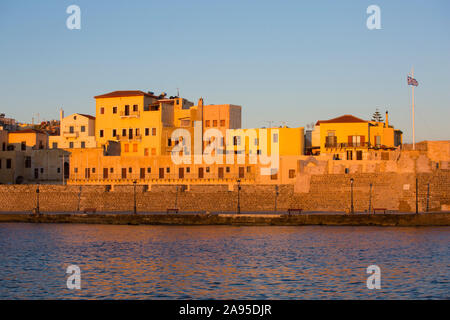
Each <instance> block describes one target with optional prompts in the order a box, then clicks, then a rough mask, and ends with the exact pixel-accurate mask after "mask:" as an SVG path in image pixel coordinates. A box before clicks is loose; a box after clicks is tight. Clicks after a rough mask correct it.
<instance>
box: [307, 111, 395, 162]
mask: <svg viewBox="0 0 450 320" xmlns="http://www.w3.org/2000/svg"><path fill="white" fill-rule="evenodd" d="M315 130H319V132H320V135H319V136H320V141H319V143H320V154H333V155H334V158H335V159H337V160H338V159H341V160H363V159H364V158H365V155H366V154H367V151H369V150H379V149H382V150H393V149H395V148H397V147H399V146H401V144H402V132H401V131H400V130H395V129H394V127H393V126H390V125H389V122H388V113H387V112H386V121H385V122H376V121H366V120H362V119H360V118H357V117H355V116H352V115H344V116H341V117H337V118H334V119H330V120H320V121H318V122H317V123H316V128H315ZM313 147H314V146H313Z"/></svg>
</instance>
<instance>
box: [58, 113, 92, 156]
mask: <svg viewBox="0 0 450 320" xmlns="http://www.w3.org/2000/svg"><path fill="white" fill-rule="evenodd" d="M60 118H61V124H60V135H59V136H50V137H49V146H50V148H52V149H74V148H76V149H78V148H95V147H97V142H96V140H95V117H93V116H91V115H87V114H81V113H74V114H72V115H70V116H67V117H64V111H62V110H61V112H60Z"/></svg>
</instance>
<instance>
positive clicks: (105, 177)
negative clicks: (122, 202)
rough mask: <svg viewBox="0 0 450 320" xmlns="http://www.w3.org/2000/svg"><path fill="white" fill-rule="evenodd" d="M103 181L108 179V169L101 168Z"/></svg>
mask: <svg viewBox="0 0 450 320" xmlns="http://www.w3.org/2000/svg"><path fill="white" fill-rule="evenodd" d="M103 179H108V168H103Z"/></svg>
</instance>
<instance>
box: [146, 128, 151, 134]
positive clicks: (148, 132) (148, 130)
mask: <svg viewBox="0 0 450 320" xmlns="http://www.w3.org/2000/svg"><path fill="white" fill-rule="evenodd" d="M145 135H146V136H149V135H150V128H145Z"/></svg>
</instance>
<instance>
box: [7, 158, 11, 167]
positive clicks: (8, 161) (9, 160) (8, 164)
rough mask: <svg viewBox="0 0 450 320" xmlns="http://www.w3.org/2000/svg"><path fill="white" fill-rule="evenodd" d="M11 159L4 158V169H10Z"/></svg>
mask: <svg viewBox="0 0 450 320" xmlns="http://www.w3.org/2000/svg"><path fill="white" fill-rule="evenodd" d="M11 164H12V160H11V159H6V169H11Z"/></svg>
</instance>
